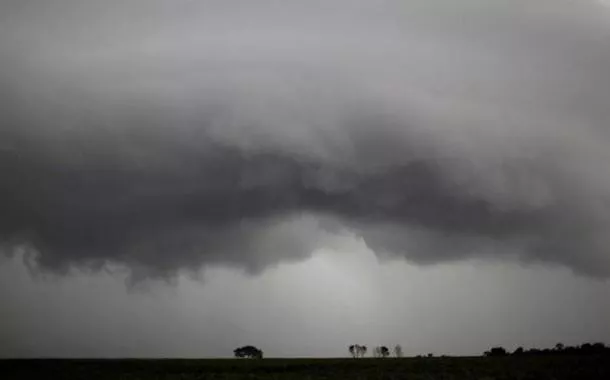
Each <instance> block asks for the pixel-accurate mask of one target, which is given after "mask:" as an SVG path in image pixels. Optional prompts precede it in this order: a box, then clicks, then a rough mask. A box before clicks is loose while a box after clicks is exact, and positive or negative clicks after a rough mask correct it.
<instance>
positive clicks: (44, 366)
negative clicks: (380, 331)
mask: <svg viewBox="0 0 610 380" xmlns="http://www.w3.org/2000/svg"><path fill="white" fill-rule="evenodd" d="M0 379H4V380H12V379H49V380H51V379H53V380H61V379H89V380H96V379H116V380H128V379H129V380H139V379H151V380H152V379H159V380H161V379H163V380H165V379H167V380H169V379H175V380H178V379H181V380H189V379H218V380H224V379H226V380H229V379H295V380H299V379H349V380H352V379H354V380H357V379H362V380H364V379H388V380H389V379H411V380H418V379H421V380H435V379H444V380H453V379H455V380H458V379H469V380H470V379H480V380H483V379H485V380H492V379H497V380H500V379H503V380H508V379H523V380H525V379H528V380H529V379H531V380H534V379H542V380H545V379H549V380H550V379H553V380H561V379H574V380H577V379H578V380H580V379H600V380H602V379H603V380H608V379H610V360H609V358H608V357H602V356H598V357H583V356H580V357H577V356H575V357H571V356H568V357H566V356H548V357H526V358H524V357H499V358H493V357H492V358H485V357H476V358H464V357H459V358H458V357H455V358H451V357H449V358H404V359H263V360H249V359H239V360H237V359H210V360H203V359H202V360H173V359H167V360H131V359H129V360H127V359H126V360H4V361H0Z"/></svg>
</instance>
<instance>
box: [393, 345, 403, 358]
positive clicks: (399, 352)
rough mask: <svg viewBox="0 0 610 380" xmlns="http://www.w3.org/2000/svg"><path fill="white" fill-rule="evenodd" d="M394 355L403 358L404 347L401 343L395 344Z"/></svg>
mask: <svg viewBox="0 0 610 380" xmlns="http://www.w3.org/2000/svg"><path fill="white" fill-rule="evenodd" d="M394 355H395V356H396V357H397V358H402V347H401V346H400V344H397V345H396V346H394Z"/></svg>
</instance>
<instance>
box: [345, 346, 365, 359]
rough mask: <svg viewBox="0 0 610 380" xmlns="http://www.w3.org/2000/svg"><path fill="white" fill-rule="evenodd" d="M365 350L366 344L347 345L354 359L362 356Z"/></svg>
mask: <svg viewBox="0 0 610 380" xmlns="http://www.w3.org/2000/svg"><path fill="white" fill-rule="evenodd" d="M366 350H367V349H366V346H361V345H359V344H352V345H351V346H349V353H350V355H352V357H353V358H354V359H355V358H361V357H364V355H365V354H366Z"/></svg>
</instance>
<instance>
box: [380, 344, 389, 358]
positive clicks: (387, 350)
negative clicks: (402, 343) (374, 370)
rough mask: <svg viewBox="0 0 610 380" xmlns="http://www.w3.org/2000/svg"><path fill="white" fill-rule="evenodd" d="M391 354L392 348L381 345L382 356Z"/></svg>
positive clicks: (385, 356)
mask: <svg viewBox="0 0 610 380" xmlns="http://www.w3.org/2000/svg"><path fill="white" fill-rule="evenodd" d="M388 356H390V350H389V349H388V348H387V347H386V346H381V357H382V358H387V357H388Z"/></svg>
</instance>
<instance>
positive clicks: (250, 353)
mask: <svg viewBox="0 0 610 380" xmlns="http://www.w3.org/2000/svg"><path fill="white" fill-rule="evenodd" d="M348 351H349V354H350V356H351V357H353V358H354V359H356V358H363V357H365V356H366V354H367V352H368V347H367V346H365V345H361V344H352V345H350V346H349V347H348ZM233 354H234V356H235V357H236V358H249V359H262V358H263V350H261V349H259V348H257V347H255V346H251V345H248V346H243V347H239V348H236V349H235V350H233ZM371 354H372V357H374V358H387V357H390V356H392V355H393V356H394V357H396V358H401V357H403V351H402V346H401V345H400V344H397V345H396V346H394V349H393V350H391V351H390V349H389V348H388V347H386V346H377V347H374V348H373V350H372V351H371ZM537 355H572V356H578V355H598V356H599V355H608V356H610V346H606V345H605V344H604V343H600V342H598V343H584V344H582V345H579V346H566V345H564V344H562V343H557V344H556V345H555V347H553V348H544V349H538V348H530V349H527V350H526V349H524V348H523V347H518V348H517V349H515V350H514V351H513V352H512V353H511V352H509V351H507V350H506V349H505V348H504V347H501V346H497V347H492V348H491V349H490V350H488V351H485V352H484V353H483V356H490V357H497V356H537ZM427 356H428V357H432V356H433V355H432V354H428V355H427ZM418 357H421V355H420V356H418Z"/></svg>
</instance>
